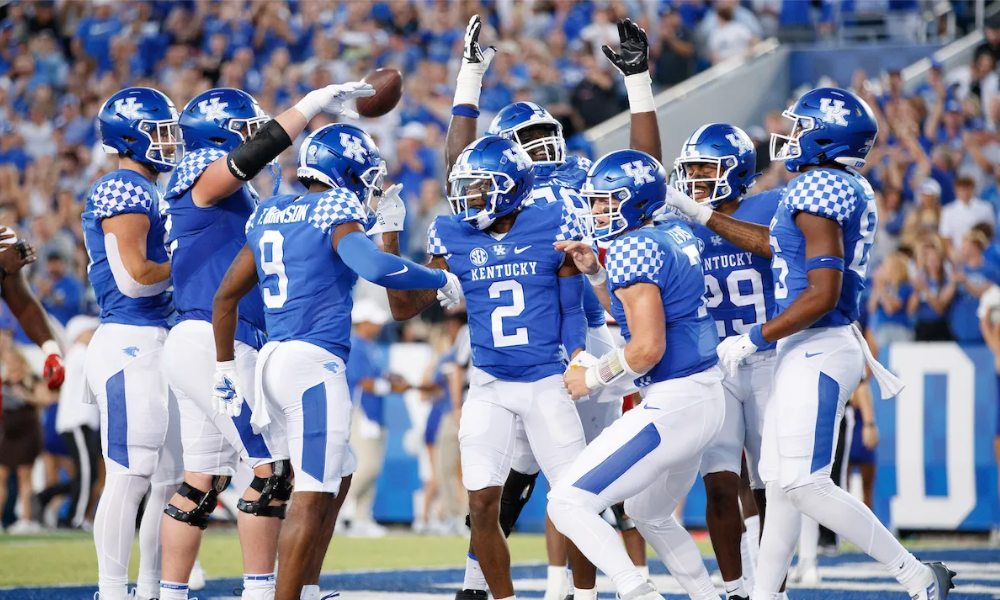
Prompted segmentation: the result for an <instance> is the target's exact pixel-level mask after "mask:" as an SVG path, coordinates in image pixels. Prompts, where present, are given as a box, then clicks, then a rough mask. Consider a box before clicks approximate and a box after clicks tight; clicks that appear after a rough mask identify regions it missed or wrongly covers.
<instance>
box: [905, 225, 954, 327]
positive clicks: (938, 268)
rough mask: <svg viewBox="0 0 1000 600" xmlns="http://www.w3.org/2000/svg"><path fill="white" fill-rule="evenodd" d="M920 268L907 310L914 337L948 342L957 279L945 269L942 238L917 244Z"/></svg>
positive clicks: (917, 271)
mask: <svg viewBox="0 0 1000 600" xmlns="http://www.w3.org/2000/svg"><path fill="white" fill-rule="evenodd" d="M916 258H917V265H916V266H917V269H916V274H915V275H914V278H913V292H914V293H913V294H910V298H909V300H908V302H907V310H906V312H907V313H908V314H909V315H910V318H911V319H913V333H914V336H913V339H914V340H916V341H918V342H946V341H949V340H951V339H953V338H952V335H951V329H950V328H949V327H948V308H949V307H950V306H951V302H952V299H954V297H955V282H954V281H953V280H952V279H950V278H949V277H948V270H947V269H946V268H945V258H944V250H943V248H942V246H941V240H940V239H938V238H937V237H936V236H933V235H930V236H927V237H926V238H924V239H923V240H922V241H921V242H920V244H919V245H918V246H917V247H916Z"/></svg>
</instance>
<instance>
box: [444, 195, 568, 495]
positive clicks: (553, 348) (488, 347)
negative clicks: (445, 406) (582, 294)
mask: <svg viewBox="0 0 1000 600" xmlns="http://www.w3.org/2000/svg"><path fill="white" fill-rule="evenodd" d="M582 235H583V232H582V230H581V229H580V224H579V221H578V219H577V217H576V215H575V213H574V212H573V211H571V210H570V209H569V207H568V206H567V205H566V204H565V203H562V202H553V203H549V204H544V205H542V204H539V205H531V206H524V207H522V209H521V212H520V213H519V214H518V216H517V220H516V222H515V223H514V226H513V228H512V229H511V230H510V231H508V232H507V233H506V234H503V235H495V234H491V233H488V232H485V231H480V230H478V229H476V228H475V227H473V225H472V224H471V223H470V222H468V221H464V220H463V216H462V215H461V214H459V215H454V216H441V217H438V218H437V219H436V220H435V221H434V223H432V224H431V226H430V229H429V230H428V232H427V238H428V239H427V253H428V254H430V255H432V256H433V255H438V256H443V257H444V258H445V260H446V261H447V263H448V269H449V270H450V271H451V272H452V273H454V274H455V275H457V276H458V277H459V279H460V280H461V283H462V290H463V292H464V294H465V298H466V306H467V310H468V312H469V332H470V334H471V342H472V364H473V366H474V367H475V368H474V369H472V372H471V375H470V389H469V394H468V397H467V399H466V402H465V405H464V407H463V409H462V421H461V424H460V427H459V441H460V445H461V455H462V476H463V480H464V483H465V487H466V488H467V489H468V490H470V491H476V490H481V489H484V488H487V487H493V486H501V485H503V483H504V481H506V479H507V475H508V473H509V472H510V469H511V463H512V458H511V457H512V454H513V452H514V447H515V438H516V429H517V423H518V421H521V422H522V423H523V426H524V429H525V432H526V435H527V439H528V440H529V441H530V449H531V451H532V454H533V455H534V457H535V459H536V460H537V462H538V464H539V465H540V466H541V469H542V471H543V472H544V473H545V476H546V478H547V479H548V480H549V481H557V480H558V479H559V478H560V477H561V475H562V473H563V471H565V469H566V467H568V466H569V465H570V463H571V462H572V461H573V460H574V459H575V458H576V457H577V456H578V455H579V453H580V451H581V450H582V449H583V447H584V445H585V442H584V434H583V427H582V426H581V425H580V418H579V416H578V415H577V412H576V408H575V406H574V404H573V401H572V400H571V399H570V397H569V395H568V394H567V393H566V390H565V389H564V388H563V383H562V373H563V371H564V370H565V366H564V361H563V352H562V348H561V338H560V330H561V312H560V310H561V309H560V294H559V285H560V284H559V277H558V271H559V268H560V267H561V266H562V264H563V261H564V258H565V255H564V254H563V253H562V252H557V251H556V250H555V249H554V248H553V243H554V242H556V241H561V240H571V239H580V238H581V237H582Z"/></svg>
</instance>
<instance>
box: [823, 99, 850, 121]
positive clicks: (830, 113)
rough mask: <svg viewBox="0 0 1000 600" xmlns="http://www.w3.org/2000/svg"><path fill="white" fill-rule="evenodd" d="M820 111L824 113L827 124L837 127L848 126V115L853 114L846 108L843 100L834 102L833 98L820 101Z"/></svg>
mask: <svg viewBox="0 0 1000 600" xmlns="http://www.w3.org/2000/svg"><path fill="white" fill-rule="evenodd" d="M819 110H820V112H822V113H823V121H824V122H826V123H835V124H837V125H847V119H845V118H844V117H846V116H847V115H849V114H851V111H849V110H847V109H846V108H844V101H843V100H833V99H831V98H823V99H822V100H820V101H819Z"/></svg>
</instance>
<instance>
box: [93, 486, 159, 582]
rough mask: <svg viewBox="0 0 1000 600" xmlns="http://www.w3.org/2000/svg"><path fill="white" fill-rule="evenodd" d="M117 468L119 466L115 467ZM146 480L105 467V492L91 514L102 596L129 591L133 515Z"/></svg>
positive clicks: (140, 498) (144, 488) (144, 493)
mask: <svg viewBox="0 0 1000 600" xmlns="http://www.w3.org/2000/svg"><path fill="white" fill-rule="evenodd" d="M118 468H120V467H118ZM148 489H149V481H148V480H147V479H145V478H144V477H140V476H138V475H130V474H128V473H122V472H120V471H116V470H115V468H114V467H111V468H110V469H108V474H107V477H106V479H105V484H104V493H103V494H102V495H101V499H100V502H99V503H98V505H97V515H96V516H95V517H94V546H95V547H96V549H97V572H98V591H99V592H100V593H101V598H102V599H107V600H119V599H120V598H125V597H126V595H127V594H128V562H129V557H130V555H131V554H132V541H133V539H134V538H135V517H136V514H138V512H139V503H141V502H142V497H143V496H145V495H146V490H148Z"/></svg>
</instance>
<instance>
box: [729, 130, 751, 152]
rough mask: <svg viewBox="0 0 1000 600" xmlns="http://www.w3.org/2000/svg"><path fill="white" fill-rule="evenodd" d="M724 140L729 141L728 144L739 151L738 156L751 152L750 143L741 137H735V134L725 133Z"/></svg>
mask: <svg viewBox="0 0 1000 600" xmlns="http://www.w3.org/2000/svg"><path fill="white" fill-rule="evenodd" d="M726 139H727V140H729V143H730V144H732V145H733V146H736V149H737V150H739V152H740V154H745V153H747V152H750V151H751V150H753V144H751V143H750V140H748V139H746V138H745V137H743V136H741V135H736V134H735V133H727V134H726Z"/></svg>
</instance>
